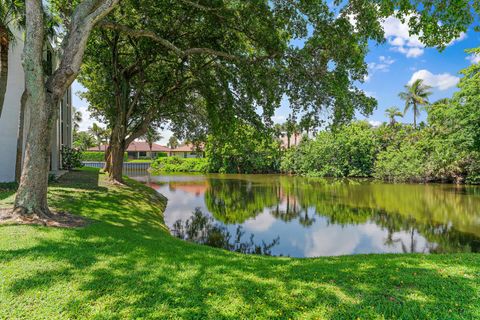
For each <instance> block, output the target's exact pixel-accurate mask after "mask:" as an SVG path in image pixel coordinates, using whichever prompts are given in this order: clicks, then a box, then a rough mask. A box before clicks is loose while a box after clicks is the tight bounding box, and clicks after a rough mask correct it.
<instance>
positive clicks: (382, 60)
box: [364, 56, 395, 82]
mask: <svg viewBox="0 0 480 320" xmlns="http://www.w3.org/2000/svg"><path fill="white" fill-rule="evenodd" d="M394 62H395V60H393V59H392V58H391V57H386V56H380V57H378V62H369V63H368V75H366V76H365V78H364V81H365V82H368V81H369V80H370V79H371V78H372V76H373V74H374V73H375V72H377V71H378V72H388V71H390V66H391V65H392V64H393V63H394Z"/></svg>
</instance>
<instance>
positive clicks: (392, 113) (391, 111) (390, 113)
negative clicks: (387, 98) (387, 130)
mask: <svg viewBox="0 0 480 320" xmlns="http://www.w3.org/2000/svg"><path fill="white" fill-rule="evenodd" d="M385 114H386V115H387V117H388V118H389V119H390V125H391V126H393V125H395V123H397V121H396V120H395V117H403V113H402V112H401V111H400V110H399V109H398V108H397V107H390V108H388V109H387V110H385Z"/></svg>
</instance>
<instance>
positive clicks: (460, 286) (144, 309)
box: [0, 169, 480, 319]
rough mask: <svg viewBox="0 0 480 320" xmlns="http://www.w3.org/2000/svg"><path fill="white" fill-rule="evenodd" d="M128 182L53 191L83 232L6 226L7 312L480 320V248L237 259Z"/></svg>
mask: <svg viewBox="0 0 480 320" xmlns="http://www.w3.org/2000/svg"><path fill="white" fill-rule="evenodd" d="M127 181H128V182H127V185H126V186H124V187H118V186H117V187H113V186H110V185H108V184H107V183H106V182H105V177H104V176H103V175H101V174H99V173H98V171H97V170H95V169H82V170H81V171H79V172H73V173H70V174H67V175H66V176H64V177H63V178H61V179H60V181H59V182H58V183H55V184H53V185H52V186H51V187H50V193H49V197H50V204H51V206H52V207H55V208H57V209H59V210H68V211H69V212H71V213H75V214H79V215H83V216H85V217H88V218H90V219H92V220H93V222H92V224H90V225H89V226H88V227H86V228H83V229H55V228H46V227H40V226H0V319H17V318H21V319H86V318H87V319H159V318H171V319H179V318H186V319H205V318H211V319H242V318H243V319H253V318H256V319H266V318H269V319H271V318H285V319H288V318H293V319H357V318H358V319H479V318H480V294H479V293H480V255H477V254H452V255H357V256H344V257H335V258H318V259H291V258H273V257H263V256H245V255H240V254H236V253H231V252H226V251H222V250H217V249H213V248H209V247H204V246H199V245H195V244H191V243H186V242H183V241H181V240H178V239H175V238H173V237H172V236H170V235H169V233H168V230H167V229H166V227H165V225H164V224H163V218H162V213H163V210H164V207H165V201H164V200H162V199H161V198H160V197H158V196H157V195H156V193H155V192H154V191H152V190H150V189H148V188H146V187H144V186H142V185H140V184H139V183H136V182H134V181H131V180H127ZM0 199H1V198H0ZM11 199H12V197H11V195H10V196H8V197H7V198H6V199H3V200H0V202H3V203H4V205H5V202H7V203H10V201H11Z"/></svg>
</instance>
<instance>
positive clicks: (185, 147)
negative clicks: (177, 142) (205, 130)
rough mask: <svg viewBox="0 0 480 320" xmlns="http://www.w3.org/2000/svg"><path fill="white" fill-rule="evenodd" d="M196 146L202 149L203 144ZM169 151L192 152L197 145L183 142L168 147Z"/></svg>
mask: <svg viewBox="0 0 480 320" xmlns="http://www.w3.org/2000/svg"><path fill="white" fill-rule="evenodd" d="M198 148H199V149H200V151H203V145H199V146H198ZM170 151H171V152H192V151H193V152H194V151H197V147H196V146H194V145H193V144H184V145H182V146H178V147H176V148H175V149H170Z"/></svg>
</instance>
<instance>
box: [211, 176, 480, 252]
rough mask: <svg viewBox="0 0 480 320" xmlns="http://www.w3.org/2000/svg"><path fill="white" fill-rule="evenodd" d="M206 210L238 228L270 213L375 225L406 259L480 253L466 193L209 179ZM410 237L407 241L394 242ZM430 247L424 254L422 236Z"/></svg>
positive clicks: (351, 183)
mask: <svg viewBox="0 0 480 320" xmlns="http://www.w3.org/2000/svg"><path fill="white" fill-rule="evenodd" d="M209 185H210V187H209V188H208V189H207V190H206V193H205V203H206V206H207V208H208V210H209V211H210V212H211V213H212V215H213V216H214V218H215V219H217V220H218V221H220V222H222V223H224V224H241V223H244V222H245V221H246V220H248V219H254V218H255V217H257V216H258V215H259V214H260V213H262V212H264V211H266V212H269V213H270V214H271V215H272V216H273V217H275V218H276V219H278V220H281V221H283V222H292V221H294V220H295V221H297V222H298V223H299V224H300V225H302V226H304V227H310V226H312V225H313V224H314V223H315V216H320V217H325V218H327V219H328V223H329V224H332V225H341V226H351V225H360V224H365V223H374V224H376V225H377V226H379V227H382V228H383V229H385V230H386V231H387V237H386V239H385V241H384V244H385V246H393V245H395V244H397V243H398V244H400V247H401V250H402V252H409V253H412V252H464V251H467V252H468V251H474V252H479V251H480V241H479V236H480V225H479V224H478V223H476V221H478V220H477V219H478V218H479V215H480V212H479V210H478V207H476V206H475V204H478V205H479V206H480V199H479V197H478V192H477V191H478V190H477V189H475V188H474V189H472V188H470V187H468V186H465V187H461V188H459V187H457V186H452V185H414V184H385V183H379V182H373V181H369V180H355V179H350V180H329V179H318V178H315V179H308V178H302V177H287V176H247V177H245V178H243V179H242V178H237V179H215V178H213V179H209ZM399 232H402V233H406V234H408V235H409V236H408V238H409V239H404V238H402V237H397V238H395V233H399ZM419 235H421V236H423V237H425V238H426V239H427V240H428V242H427V243H426V244H425V245H424V246H422V247H419V244H418V241H417V240H418V239H417V238H418V236H419Z"/></svg>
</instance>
